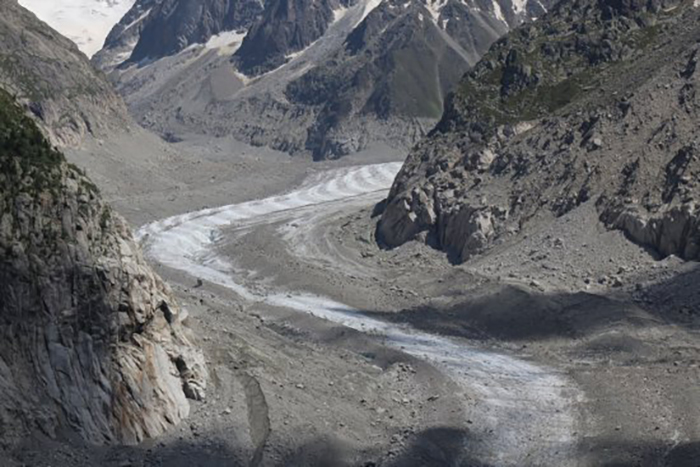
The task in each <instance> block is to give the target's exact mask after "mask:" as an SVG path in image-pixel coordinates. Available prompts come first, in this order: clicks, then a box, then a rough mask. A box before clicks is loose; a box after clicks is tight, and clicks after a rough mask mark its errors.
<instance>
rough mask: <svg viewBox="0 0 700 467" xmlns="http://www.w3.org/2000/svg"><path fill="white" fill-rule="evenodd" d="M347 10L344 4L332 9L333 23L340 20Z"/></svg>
mask: <svg viewBox="0 0 700 467" xmlns="http://www.w3.org/2000/svg"><path fill="white" fill-rule="evenodd" d="M347 12H348V9H347V8H346V7H344V6H341V7H340V8H338V9H336V10H333V23H337V22H338V21H340V20H341V19H342V18H343V16H345V14H346V13H347Z"/></svg>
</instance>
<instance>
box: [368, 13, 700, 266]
mask: <svg viewBox="0 0 700 467" xmlns="http://www.w3.org/2000/svg"><path fill="white" fill-rule="evenodd" d="M698 14H699V12H698V8H697V7H695V6H694V5H693V2H689V1H683V2H675V1H666V2H665V1H658V0H653V1H637V0H630V1H625V2H618V1H613V0H576V1H571V0H564V1H563V2H561V3H559V4H558V5H557V6H556V7H555V8H554V9H553V10H552V11H551V12H550V13H549V14H547V15H546V16H545V17H543V18H542V19H540V20H539V21H536V22H534V23H532V24H529V25H525V26H523V27H521V28H519V29H517V30H515V31H513V32H512V33H510V34H509V35H508V36H507V37H506V38H504V39H502V40H500V41H498V42H497V43H496V44H495V45H494V46H493V47H492V48H491V49H490V51H489V52H488V53H487V54H486V55H485V56H484V58H483V59H482V60H481V61H480V63H479V64H478V65H477V66H476V67H475V68H474V70H473V71H472V72H470V73H469V74H468V75H466V76H465V77H464V78H463V80H462V82H461V83H460V85H459V86H458V89H457V91H456V92H455V93H454V94H453V95H452V96H451V98H450V99H449V103H448V105H447V107H446V110H445V113H444V115H443V118H442V120H441V121H440V123H439V124H438V125H437V127H436V128H435V129H434V130H433V131H432V133H431V135H430V136H429V137H428V138H427V139H425V140H424V141H422V142H421V143H420V144H418V145H417V146H416V148H415V149H414V150H413V151H412V152H411V154H410V155H409V157H408V159H407V161H406V163H405V165H404V167H403V168H402V170H401V172H400V173H399V175H398V177H397V179H396V181H395V183H394V185H393V187H392V190H391V193H390V196H389V200H388V205H387V208H386V210H385V212H384V214H383V215H382V218H381V221H380V223H379V226H378V234H379V237H380V239H381V241H382V242H384V243H385V244H386V245H387V246H396V245H400V244H402V243H404V242H406V241H408V240H411V239H423V240H425V241H428V242H431V243H432V244H433V245H435V246H437V247H439V248H443V249H445V250H446V251H447V252H448V253H449V254H450V255H451V256H452V257H453V258H454V260H456V261H464V260H466V259H468V258H470V257H471V256H473V255H475V254H478V253H480V252H483V251H484V250H486V249H488V248H490V247H491V246H493V245H494V244H496V243H499V242H502V241H505V240H506V239H507V238H509V237H512V236H516V235H517V234H518V233H519V232H520V231H521V230H522V228H523V227H524V226H525V225H527V224H530V223H534V222H537V221H544V222H546V221H547V219H550V218H551V217H552V216H560V215H563V214H565V213H567V212H569V211H570V210H572V209H575V208H576V207H577V206H579V205H581V204H582V203H586V202H593V203H596V206H597V208H598V212H599V213H600V218H601V221H602V222H604V223H605V224H606V225H607V226H609V227H611V228H619V229H623V230H624V231H625V232H626V233H627V234H628V236H629V237H630V238H631V239H632V240H634V241H636V242H639V243H641V244H644V245H646V246H649V247H650V248H652V249H654V250H656V251H657V252H658V253H659V254H660V255H661V256H666V255H669V254H676V255H678V256H682V257H684V258H688V259H693V258H700V249H699V245H700V222H699V219H700V217H699V215H698V214H699V211H698V207H697V204H696V203H697V201H698V199H699V197H700V193H699V190H700V180H699V177H700V162H698V150H699V148H698V141H697V121H698V117H699V116H700V115H699V113H700V100H699V99H698V97H697V96H698V94H697V87H698V84H699V80H700V72H698V71H696V68H697V62H698V54H699V52H698V41H699V40H700V27H698V24H700V23H699V22H698Z"/></svg>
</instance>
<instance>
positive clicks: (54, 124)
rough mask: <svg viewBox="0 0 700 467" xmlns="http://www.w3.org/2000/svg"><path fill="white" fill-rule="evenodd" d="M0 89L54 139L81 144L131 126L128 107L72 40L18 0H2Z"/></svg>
mask: <svg viewBox="0 0 700 467" xmlns="http://www.w3.org/2000/svg"><path fill="white" fill-rule="evenodd" d="M0 9H2V15H0V87H2V88H3V89H5V90H7V91H9V92H10V93H11V94H13V95H16V96H17V97H18V99H19V101H20V102H21V103H22V104H23V105H25V106H26V107H27V108H28V109H29V110H30V111H31V112H32V113H33V114H34V116H35V117H36V118H37V121H38V122H39V124H40V125H41V127H42V129H43V130H44V131H45V133H46V134H47V135H48V137H49V138H50V140H51V142H52V143H53V144H55V145H58V146H64V147H65V146H68V147H70V146H78V145H80V144H81V143H82V141H83V140H84V139H85V138H86V137H87V136H88V135H93V136H96V137H101V136H104V135H105V134H108V133H110V132H112V131H114V130H116V129H124V128H126V127H128V122H129V119H128V116H127V112H126V107H125V106H124V103H123V101H122V100H121V98H120V97H119V96H118V95H117V94H116V93H115V91H114V90H113V88H112V86H111V85H110V84H109V83H108V82H107V80H106V79H105V77H104V76H102V75H101V74H100V73H99V72H97V71H96V70H95V69H93V67H92V66H91V64H90V62H89V61H88V59H87V57H85V56H84V55H83V54H82V53H81V52H80V51H79V50H78V48H77V47H76V46H75V44H73V43H72V42H71V41H69V40H68V39H66V38H65V37H63V36H61V35H60V34H58V33H57V32H55V31H53V30H52V29H51V28H50V27H48V26H47V25H46V24H44V23H43V22H41V21H39V20H38V19H37V18H36V17H35V16H34V14H32V13H30V12H29V11H27V10H25V9H24V8H23V7H21V6H20V5H19V4H18V3H17V2H16V0H0Z"/></svg>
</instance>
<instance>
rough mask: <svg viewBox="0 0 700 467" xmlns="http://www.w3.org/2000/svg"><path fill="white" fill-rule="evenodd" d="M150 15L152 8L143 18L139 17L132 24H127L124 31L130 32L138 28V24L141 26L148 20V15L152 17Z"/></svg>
mask: <svg viewBox="0 0 700 467" xmlns="http://www.w3.org/2000/svg"><path fill="white" fill-rule="evenodd" d="M150 14H151V8H149V9H148V10H146V12H145V13H144V14H142V15H141V16H139V17H138V18H136V19H135V20H134V21H132V22H131V23H129V24H127V25H126V26H125V27H124V31H128V30H129V29H131V28H133V27H134V26H136V25H137V24H139V23H140V22H141V21H143V20H144V19H146V18H147V17H148V15H150Z"/></svg>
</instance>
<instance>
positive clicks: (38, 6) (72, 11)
mask: <svg viewBox="0 0 700 467" xmlns="http://www.w3.org/2000/svg"><path fill="white" fill-rule="evenodd" d="M134 1H135V0H19V3H20V5H22V6H23V7H25V8H27V9H28V10H30V11H32V12H33V13H34V14H35V15H36V16H37V17H38V18H39V19H40V20H42V21H44V22H45V23H47V24H48V25H49V26H51V27H52V28H54V29H55V30H56V31H58V32H59V33H61V34H63V35H64V36H66V37H67V38H69V39H70V40H72V41H73V42H75V43H76V44H77V46H78V48H80V50H81V51H82V52H83V53H84V54H85V55H87V56H88V57H92V56H93V55H94V54H95V53H96V52H98V51H99V50H100V49H101V48H102V46H103V45H104V42H105V39H106V38H107V35H108V34H109V31H111V30H112V28H113V27H114V25H115V24H117V23H118V22H119V21H120V20H121V19H122V18H123V17H124V15H125V14H126V13H127V12H128V11H129V9H130V8H131V7H132V5H133V4H134Z"/></svg>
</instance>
